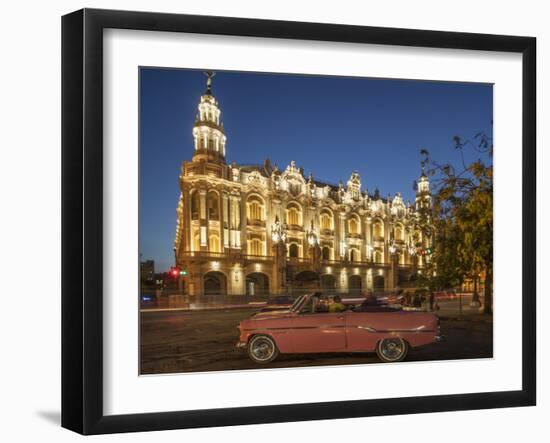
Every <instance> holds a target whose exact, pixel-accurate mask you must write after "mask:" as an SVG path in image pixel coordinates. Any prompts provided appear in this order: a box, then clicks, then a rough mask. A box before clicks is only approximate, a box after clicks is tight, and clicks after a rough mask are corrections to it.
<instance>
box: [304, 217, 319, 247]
mask: <svg viewBox="0 0 550 443" xmlns="http://www.w3.org/2000/svg"><path fill="white" fill-rule="evenodd" d="M306 237H307V242H308V244H309V246H311V247H313V246H315V245H316V244H317V234H316V232H315V230H314V229H313V220H312V221H311V229H310V230H308V231H307V232H306Z"/></svg>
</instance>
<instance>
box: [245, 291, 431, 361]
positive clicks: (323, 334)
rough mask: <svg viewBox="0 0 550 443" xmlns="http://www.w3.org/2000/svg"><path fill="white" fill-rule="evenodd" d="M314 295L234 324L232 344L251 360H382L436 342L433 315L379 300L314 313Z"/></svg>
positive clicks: (317, 302)
mask: <svg viewBox="0 0 550 443" xmlns="http://www.w3.org/2000/svg"><path fill="white" fill-rule="evenodd" d="M320 304H321V303H320V298H319V297H317V296H314V294H307V295H302V296H301V297H299V298H297V299H296V300H295V301H294V303H293V304H292V306H291V307H290V308H289V309H287V310H286V311H271V312H259V313H257V314H255V315H253V316H252V317H251V318H249V319H247V320H243V321H241V322H240V324H239V332H240V337H239V341H238V342H237V347H238V348H241V349H246V351H247V352H248V355H249V357H250V358H251V359H252V360H253V361H254V362H256V363H264V364H265V363H269V362H271V361H273V360H275V359H276V358H277V356H278V355H279V354H305V353H321V352H323V353H325V352H376V353H377V355H378V357H379V358H380V360H382V361H383V362H397V361H401V360H403V359H404V358H405V357H406V355H407V352H408V350H409V349H410V348H412V347H417V346H422V345H426V344H429V343H433V342H435V341H439V340H440V338H441V336H440V329H439V319H438V317H437V316H435V315H433V314H431V313H426V312H407V311H403V310H401V309H396V308H391V307H388V306H384V305H380V304H378V303H368V302H367V300H366V301H365V303H362V304H361V305H350V309H348V310H347V311H345V312H339V313H330V312H326V311H325V310H323V311H322V312H319V310H318V309H319V306H320Z"/></svg>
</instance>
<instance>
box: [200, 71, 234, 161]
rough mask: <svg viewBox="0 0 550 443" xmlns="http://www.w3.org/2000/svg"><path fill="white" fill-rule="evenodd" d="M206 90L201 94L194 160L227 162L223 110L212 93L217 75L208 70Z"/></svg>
mask: <svg viewBox="0 0 550 443" xmlns="http://www.w3.org/2000/svg"><path fill="white" fill-rule="evenodd" d="M205 75H206V76H207V78H208V79H207V80H206V91H205V92H204V94H203V95H202V96H201V99H200V102H199V105H198V109H197V116H196V118H195V124H194V126H193V138H194V140H195V154H194V155H193V161H194V162H196V161H211V162H218V163H225V143H226V140H227V139H226V137H225V133H224V129H223V123H221V120H220V116H221V110H220V108H219V103H218V101H217V100H216V98H215V97H214V96H213V95H212V79H213V78H214V76H215V75H216V74H215V73H213V72H206V73H205Z"/></svg>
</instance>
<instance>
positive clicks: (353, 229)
mask: <svg viewBox="0 0 550 443" xmlns="http://www.w3.org/2000/svg"><path fill="white" fill-rule="evenodd" d="M348 229H349V233H350V234H360V232H361V227H360V225H359V219H358V218H357V217H356V216H351V218H350V219H349V221H348Z"/></svg>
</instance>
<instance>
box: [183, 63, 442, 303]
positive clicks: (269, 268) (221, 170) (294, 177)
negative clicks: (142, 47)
mask: <svg viewBox="0 0 550 443" xmlns="http://www.w3.org/2000/svg"><path fill="white" fill-rule="evenodd" d="M207 77H208V80H207V88H206V91H205V93H204V94H203V95H202V96H201V98H200V101H199V104H198V107H197V116H196V119H195V123H194V126H193V139H194V148H195V150H194V155H193V158H192V160H191V161H184V162H183V164H182V169H181V175H180V181H179V182H180V190H181V193H180V197H179V202H178V205H177V210H176V213H177V226H176V238H175V244H174V251H175V258H176V265H177V266H178V267H180V268H183V269H186V270H187V276H186V277H185V278H182V281H181V284H182V288H183V289H184V290H185V291H186V292H188V293H190V294H195V295H202V294H229V295H242V294H248V295H263V294H268V293H269V294H279V293H297V292H299V291H307V290H313V289H317V290H318V289H320V290H325V291H328V292H361V293H365V292H367V291H384V290H390V289H394V288H396V287H398V286H399V287H404V286H407V285H409V284H411V282H412V281H413V280H414V277H415V276H416V275H417V273H418V272H421V269H422V266H423V264H424V263H423V260H425V259H426V257H425V256H421V255H419V254H417V253H416V251H417V250H418V248H423V247H428V246H430V244H431V240H430V239H429V238H426V235H425V234H424V235H423V234H422V232H421V230H420V228H419V226H418V220H419V213H420V211H422V210H425V209H430V208H431V205H432V200H431V194H430V184H429V180H428V177H427V176H426V175H425V174H424V173H423V172H422V175H421V176H420V178H419V181H418V185H417V195H416V199H415V202H414V204H412V205H411V204H410V203H409V202H407V203H405V202H404V201H403V198H402V197H401V194H400V193H397V194H396V195H395V196H394V197H393V198H392V197H391V196H388V197H387V198H382V197H380V192H379V191H378V189H376V190H375V192H374V193H373V194H369V192H368V191H367V190H366V189H363V188H362V183H361V177H360V175H359V173H358V172H356V171H354V172H353V173H352V174H351V176H350V178H349V180H348V181H347V183H346V186H344V185H343V184H342V183H341V182H340V183H339V184H338V185H332V184H329V183H325V182H323V181H321V180H317V179H316V178H314V177H313V175H312V174H309V175H308V176H307V177H306V176H305V174H304V170H303V168H301V167H299V166H298V165H296V163H295V162H294V161H293V160H291V161H290V163H289V164H288V166H286V167H285V168H283V169H282V170H281V169H279V168H278V167H277V165H272V164H271V162H270V161H269V160H266V161H265V162H264V164H263V165H237V164H235V163H233V164H230V165H229V164H227V163H226V145H227V137H226V135H225V130H224V127H223V123H222V119H221V109H220V105H219V103H218V101H217V100H216V98H215V97H214V95H213V92H212V79H213V77H214V74H213V73H207Z"/></svg>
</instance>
